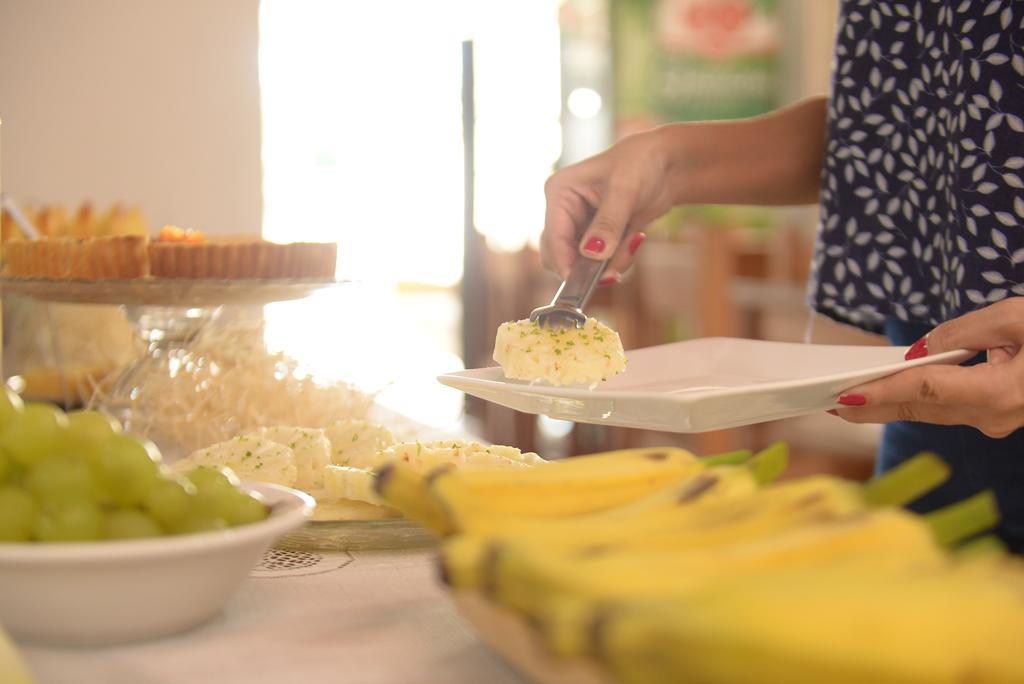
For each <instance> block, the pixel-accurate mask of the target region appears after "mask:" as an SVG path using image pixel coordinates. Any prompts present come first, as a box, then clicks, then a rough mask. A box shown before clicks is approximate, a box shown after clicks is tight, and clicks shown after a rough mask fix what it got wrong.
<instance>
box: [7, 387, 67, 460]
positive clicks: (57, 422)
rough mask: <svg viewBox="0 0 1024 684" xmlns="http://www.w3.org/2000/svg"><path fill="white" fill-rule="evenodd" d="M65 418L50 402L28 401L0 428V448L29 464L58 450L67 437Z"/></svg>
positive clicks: (15, 458) (63, 444)
mask: <svg viewBox="0 0 1024 684" xmlns="http://www.w3.org/2000/svg"><path fill="white" fill-rule="evenodd" d="M67 427H68V419H67V416H66V415H64V412H63V411H61V410H60V409H59V408H57V407H56V406H54V405H53V404H42V403H36V402H29V403H27V404H25V408H24V411H23V412H22V413H21V414H20V415H17V416H15V418H14V419H13V420H11V421H10V422H8V423H7V424H6V425H5V426H4V428H3V431H2V432H0V448H3V449H5V450H6V451H7V453H8V454H10V456H11V457H12V458H13V459H14V460H16V461H20V462H21V463H25V464H31V463H35V462H36V461H39V460H41V459H43V458H45V457H47V456H49V455H51V454H53V453H56V452H58V451H60V450H61V449H62V448H63V447H64V446H65V444H66V441H67Z"/></svg>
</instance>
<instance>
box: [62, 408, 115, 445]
mask: <svg viewBox="0 0 1024 684" xmlns="http://www.w3.org/2000/svg"><path fill="white" fill-rule="evenodd" d="M68 434H69V435H70V436H71V439H72V443H74V444H76V445H86V444H99V443H102V442H104V441H106V440H107V439H109V438H111V437H113V436H114V435H119V434H121V424H120V423H119V422H117V420H115V419H114V418H113V417H112V416H109V415H107V414H106V413H102V412H101V411H87V410H79V411H70V412H68Z"/></svg>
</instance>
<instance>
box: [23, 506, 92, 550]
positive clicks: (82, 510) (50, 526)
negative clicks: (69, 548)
mask: <svg viewBox="0 0 1024 684" xmlns="http://www.w3.org/2000/svg"><path fill="white" fill-rule="evenodd" d="M102 522H103V513H101V512H100V509H99V506H97V505H96V504H95V503H92V502H91V501H84V500H71V501H65V502H64V503H62V504H61V505H59V506H57V507H55V508H53V509H50V510H46V511H44V512H43V513H41V514H40V515H39V517H38V518H36V520H35V525H34V526H33V531H34V533H35V537H36V539H38V540H39V541H44V542H71V541H92V540H94V539H99V538H100V530H101V526H102Z"/></svg>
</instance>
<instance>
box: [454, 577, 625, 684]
mask: <svg viewBox="0 0 1024 684" xmlns="http://www.w3.org/2000/svg"><path fill="white" fill-rule="evenodd" d="M452 599H453V600H454V601H455V605H456V607H457V608H458V609H459V612H460V613H462V616H463V617H465V618H466V620H467V621H468V622H469V623H470V624H471V625H473V628H474V629H475V630H476V632H477V634H479V635H480V638H481V639H482V640H483V642H484V643H485V644H487V646H488V647H489V648H490V649H491V650H492V651H494V652H495V653H497V654H498V655H500V656H501V657H502V658H503V659H504V660H505V661H506V662H507V663H508V664H509V665H511V666H512V667H513V668H514V669H516V670H517V671H518V672H519V673H520V674H522V675H523V676H524V677H526V678H528V679H530V680H531V681H534V682H537V683H538V684H617V680H616V679H615V678H614V677H612V676H611V675H610V674H609V673H608V672H607V671H606V670H605V669H604V668H603V667H601V666H600V665H598V664H597V663H595V662H593V661H590V660H585V659H582V658H578V659H574V660H565V659H561V658H555V657H553V656H551V655H550V654H549V653H548V652H547V650H546V649H545V647H544V644H543V643H542V642H541V640H540V637H539V636H538V635H537V634H536V632H535V631H534V630H533V628H531V627H530V626H529V625H528V624H527V622H526V620H524V619H523V618H522V617H520V616H519V615H517V614H515V613H513V612H512V611H510V610H508V609H506V608H501V607H500V606H495V605H494V604H493V603H491V602H490V601H488V600H487V599H486V598H484V597H483V596H481V595H480V594H479V593H477V592H473V591H456V592H453V593H452Z"/></svg>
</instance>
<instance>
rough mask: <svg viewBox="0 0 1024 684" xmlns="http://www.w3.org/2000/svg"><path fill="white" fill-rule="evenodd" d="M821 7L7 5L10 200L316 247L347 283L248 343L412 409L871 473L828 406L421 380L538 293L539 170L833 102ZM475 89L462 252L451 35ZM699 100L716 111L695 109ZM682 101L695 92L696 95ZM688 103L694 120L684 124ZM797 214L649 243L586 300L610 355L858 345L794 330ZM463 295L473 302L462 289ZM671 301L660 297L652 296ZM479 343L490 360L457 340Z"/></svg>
mask: <svg viewBox="0 0 1024 684" xmlns="http://www.w3.org/2000/svg"><path fill="white" fill-rule="evenodd" d="M837 4H838V3H837V0H532V1H531V2H525V3H523V2H520V3H515V2H507V1H504V0H442V1H439V2H435V3H422V2H417V1H415V0H396V1H395V2H389V3H372V2H357V1H355V0H338V1H328V0H323V1H321V2H313V1H310V2H301V3H299V2H292V1H290V0H262V1H260V0H217V1H216V2H209V1H203V0H175V1H173V2H172V1H171V0H141V1H140V0H93V1H90V2H78V1H76V0H36V1H33V0H6V1H5V2H3V3H0V117H2V118H3V121H4V124H3V154H2V161H0V163H2V169H3V176H4V182H5V187H4V190H5V192H6V193H7V194H8V195H9V196H10V197H12V198H14V199H15V200H17V201H19V202H24V203H28V204H33V205H39V204H49V203H63V204H65V205H67V206H69V207H74V206H75V205H77V204H78V203H80V202H83V201H91V202H94V203H96V204H97V205H99V206H101V207H102V206H103V205H105V204H107V203H110V202H113V201H123V202H127V203H131V204H138V205H139V206H141V207H142V208H143V210H144V211H145V213H146V215H147V216H148V218H149V222H150V225H151V226H152V227H153V228H156V227H159V226H160V225H162V224H163V223H167V222H170V223H177V224H179V225H184V226H188V227H194V228H199V229H202V230H205V231H207V232H209V233H212V234H233V233H255V232H257V231H262V233H263V235H264V236H266V237H268V238H269V239H274V240H332V241H334V240H336V241H338V242H339V246H340V249H339V255H340V256H339V262H338V268H339V270H338V273H339V276H341V277H347V278H354V279H356V280H357V281H359V282H358V284H357V285H353V286H351V287H348V288H344V289H343V290H342V291H340V292H336V293H324V294H323V295H317V296H315V297H312V298H310V299H309V300H307V301H304V302H299V303H294V304H282V305H273V306H270V307H267V309H266V311H265V317H266V321H267V338H268V340H269V341H270V342H271V343H272V344H273V345H275V346H276V347H278V348H281V349H283V350H285V351H288V352H289V353H292V354H294V355H295V356H296V357H297V358H299V359H301V360H302V361H303V363H304V364H305V365H306V367H308V368H310V369H312V370H313V371H314V372H316V373H318V374H320V375H321V376H323V377H325V378H328V377H329V378H344V379H351V380H353V381H356V382H358V383H359V384H361V385H363V386H366V387H368V388H370V389H374V390H375V391H380V395H379V399H380V400H381V401H382V402H384V403H386V404H388V405H390V406H391V407H392V408H395V409H397V410H400V411H402V412H404V413H406V414H408V415H410V416H412V417H414V418H416V419H419V420H422V421H424V422H428V423H431V424H434V425H439V426H460V427H468V428H469V429H471V430H474V431H476V432H478V433H479V434H481V435H482V436H483V437H485V438H487V439H490V440H493V441H496V442H501V443H508V444H515V445H517V446H521V447H523V448H530V449H533V448H536V449H539V450H541V451H542V452H543V453H545V455H549V456H558V455H567V454H573V453H581V452H584V451H589V450H595V449H600V448H610V447H616V446H626V445H630V444H642V443H677V444H681V445H683V446H688V447H691V448H693V449H695V450H697V451H703V452H708V451H713V450H719V449H726V448H732V447H735V446H761V445H763V444H765V443H767V442H768V441H771V440H773V439H779V438H783V439H787V440H789V441H790V442H791V443H792V444H793V445H794V449H795V450H796V451H797V453H798V455H799V457H800V459H802V460H800V459H798V468H797V470H796V471H795V472H799V467H801V466H800V464H801V463H802V464H803V467H806V468H808V469H833V470H839V471H841V472H844V473H846V474H850V475H853V476H862V475H864V474H866V473H867V472H868V471H869V470H870V467H871V458H872V455H873V451H874V442H875V439H876V430H875V429H874V428H872V427H867V428H864V427H858V426H850V425H847V424H845V423H841V422H839V421H835V420H834V419H832V418H830V417H828V416H812V417H808V418H805V419H797V420H791V421H780V422H779V423H777V424H771V425H765V426H757V427H755V428H748V429H742V430H733V431H725V432H722V433H712V434H707V435H698V436H683V435H667V434H655V433H643V432H640V431H627V430H614V429H605V428H596V427H594V426H585V425H572V424H567V423H560V422H558V421H550V420H546V419H540V420H538V419H536V418H535V417H533V416H525V415H522V414H516V413H515V412H512V411H510V410H507V409H503V408H500V407H495V406H492V405H486V404H481V403H479V402H470V403H469V404H468V405H465V404H464V399H463V396H462V395H461V394H460V393H457V392H455V391H454V390H450V389H448V388H445V387H442V386H440V385H439V384H438V383H437V382H436V381H435V379H434V378H435V376H436V375H437V374H438V373H442V372H447V371H452V370H458V369H459V368H461V367H464V366H479V365H487V364H489V363H491V361H490V353H491V348H490V346H489V340H491V339H493V333H494V330H495V329H496V328H497V325H498V324H499V323H500V322H502V321H504V320H510V319H514V318H520V317H522V316H524V315H525V314H526V313H527V312H528V311H529V310H530V309H532V308H533V307H534V306H536V305H537V304H538V303H542V302H545V301H547V300H548V299H550V297H551V294H552V293H553V291H554V288H555V287H556V286H557V282H556V281H555V279H554V278H553V277H552V276H551V275H550V274H548V273H546V272H544V271H543V270H542V269H541V268H540V265H539V260H538V257H537V253H536V249H535V246H536V241H537V237H538V235H539V234H540V231H541V228H542V224H543V209H544V203H543V193H542V187H543V182H544V180H545V178H546V177H547V176H548V175H549V174H550V173H551V172H552V170H554V169H555V168H557V167H558V166H559V165H564V164H566V163H570V162H572V161H574V160H576V159H579V158H582V157H585V156H588V155H590V154H593V153H595V152H597V151H599V150H600V149H602V148H604V147H605V146H607V145H608V144H610V143H611V142H613V141H614V140H615V138H616V137H617V136H619V135H622V134H623V133H625V132H628V131H629V130H635V129H636V128H642V127H645V126H649V125H654V124H656V123H659V122H663V121H668V120H676V119H679V118H682V119H685V118H689V117H698V118H699V116H700V115H702V114H703V115H705V116H714V117H729V116H741V115H748V114H755V113H758V112H760V111H766V110H768V109H771V108H773V107H776V106H781V105H784V104H787V103H790V102H794V101H796V100H798V99H800V98H803V97H808V96H812V95H822V94H824V93H826V92H827V90H828V81H829V68H830V63H831V50H832V41H833V34H834V30H835V28H834V23H835V14H836V7H837ZM467 39H468V40H472V43H473V55H474V71H475V82H474V88H475V109H476V125H475V128H474V130H473V134H474V138H475V145H476V160H475V161H476V164H475V167H476V169H475V177H474V181H475V194H474V198H473V199H474V200H475V213H474V216H473V218H474V221H473V223H474V225H473V232H472V233H471V235H473V236H476V240H477V244H478V245H479V247H480V249H479V250H478V251H476V252H474V253H472V254H463V251H462V250H463V243H464V234H463V233H464V228H465V227H464V225H463V220H462V219H463V207H464V203H465V202H466V200H467V198H466V197H465V196H464V194H463V165H462V164H463V148H462V134H463V131H462V129H461V119H462V109H461V108H462V102H461V99H460V94H461V89H462V86H463V75H464V74H463V64H462V62H461V61H460V57H461V46H462V43H463V41H465V40H467ZM709 94H717V95H718V96H720V97H721V98H722V101H720V102H717V103H716V102H715V101H714V98H709V97H708V95H709ZM698 96H699V97H698ZM695 103H697V104H700V107H703V109H701V108H697V107H695ZM816 219H817V210H816V208H815V207H799V208H784V209H775V210H767V211H762V210H753V211H751V210H731V209H729V210H723V209H722V208H720V207H693V208H688V209H685V210H682V211H678V212H673V213H672V214H671V215H670V216H668V217H666V219H665V220H664V221H661V222H659V223H658V224H657V225H656V226H652V229H651V231H650V232H651V239H650V240H648V243H647V244H646V245H645V246H644V248H643V249H642V250H641V252H640V253H639V255H638V268H636V269H634V271H633V272H632V273H631V274H630V277H628V278H627V279H626V280H625V282H624V283H623V285H622V286H619V287H616V288H611V289H610V290H607V291H604V292H602V293H601V294H600V295H599V296H598V297H597V298H596V299H595V301H594V310H595V312H598V313H599V314H600V316H601V317H603V318H605V319H606V320H607V321H608V322H610V323H611V324H612V325H613V326H615V327H617V328H618V329H619V331H620V333H621V334H622V337H623V340H624V342H625V344H626V347H627V349H628V348H633V347H639V346H647V345H651V344H658V343H661V342H667V341H673V340H681V339H687V338H691V337H695V336H707V335H733V336H741V337H754V338H761V339H775V340H789V341H800V340H803V339H805V333H806V331H807V330H809V329H810V330H812V331H813V332H814V339H815V341H828V342H853V343H858V344H861V343H867V344H877V343H878V340H876V339H873V338H870V337H867V336H864V335H860V334H858V333H856V332H855V331H851V330H849V329H842V328H838V327H837V326H829V325H828V324H824V323H822V322H820V321H817V320H810V321H809V316H808V312H807V309H806V307H805V306H804V304H803V292H804V281H805V278H806V275H807V268H808V262H809V256H810V249H811V245H812V243H813V239H814V232H815V227H816ZM465 259H475V260H477V262H476V266H477V268H475V269H474V272H477V273H483V274H484V277H483V278H481V279H480V280H479V282H473V283H469V285H470V290H471V291H473V292H475V293H477V295H478V301H477V304H478V305H479V306H478V308H476V309H466V308H464V305H465V304H466V302H464V301H463V300H462V298H461V290H460V287H459V286H460V280H461V278H462V277H463V266H464V263H465V262H464V260H465ZM669 284H670V285H671V287H669V286H668V285H669ZM467 327H472V328H473V329H474V330H476V331H478V332H479V333H480V334H479V335H478V336H477V338H478V339H482V340H484V341H485V343H482V344H479V345H478V346H477V347H476V348H466V347H464V346H463V339H464V337H463V334H462V333H463V331H464V330H465V329H466V328H467Z"/></svg>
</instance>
